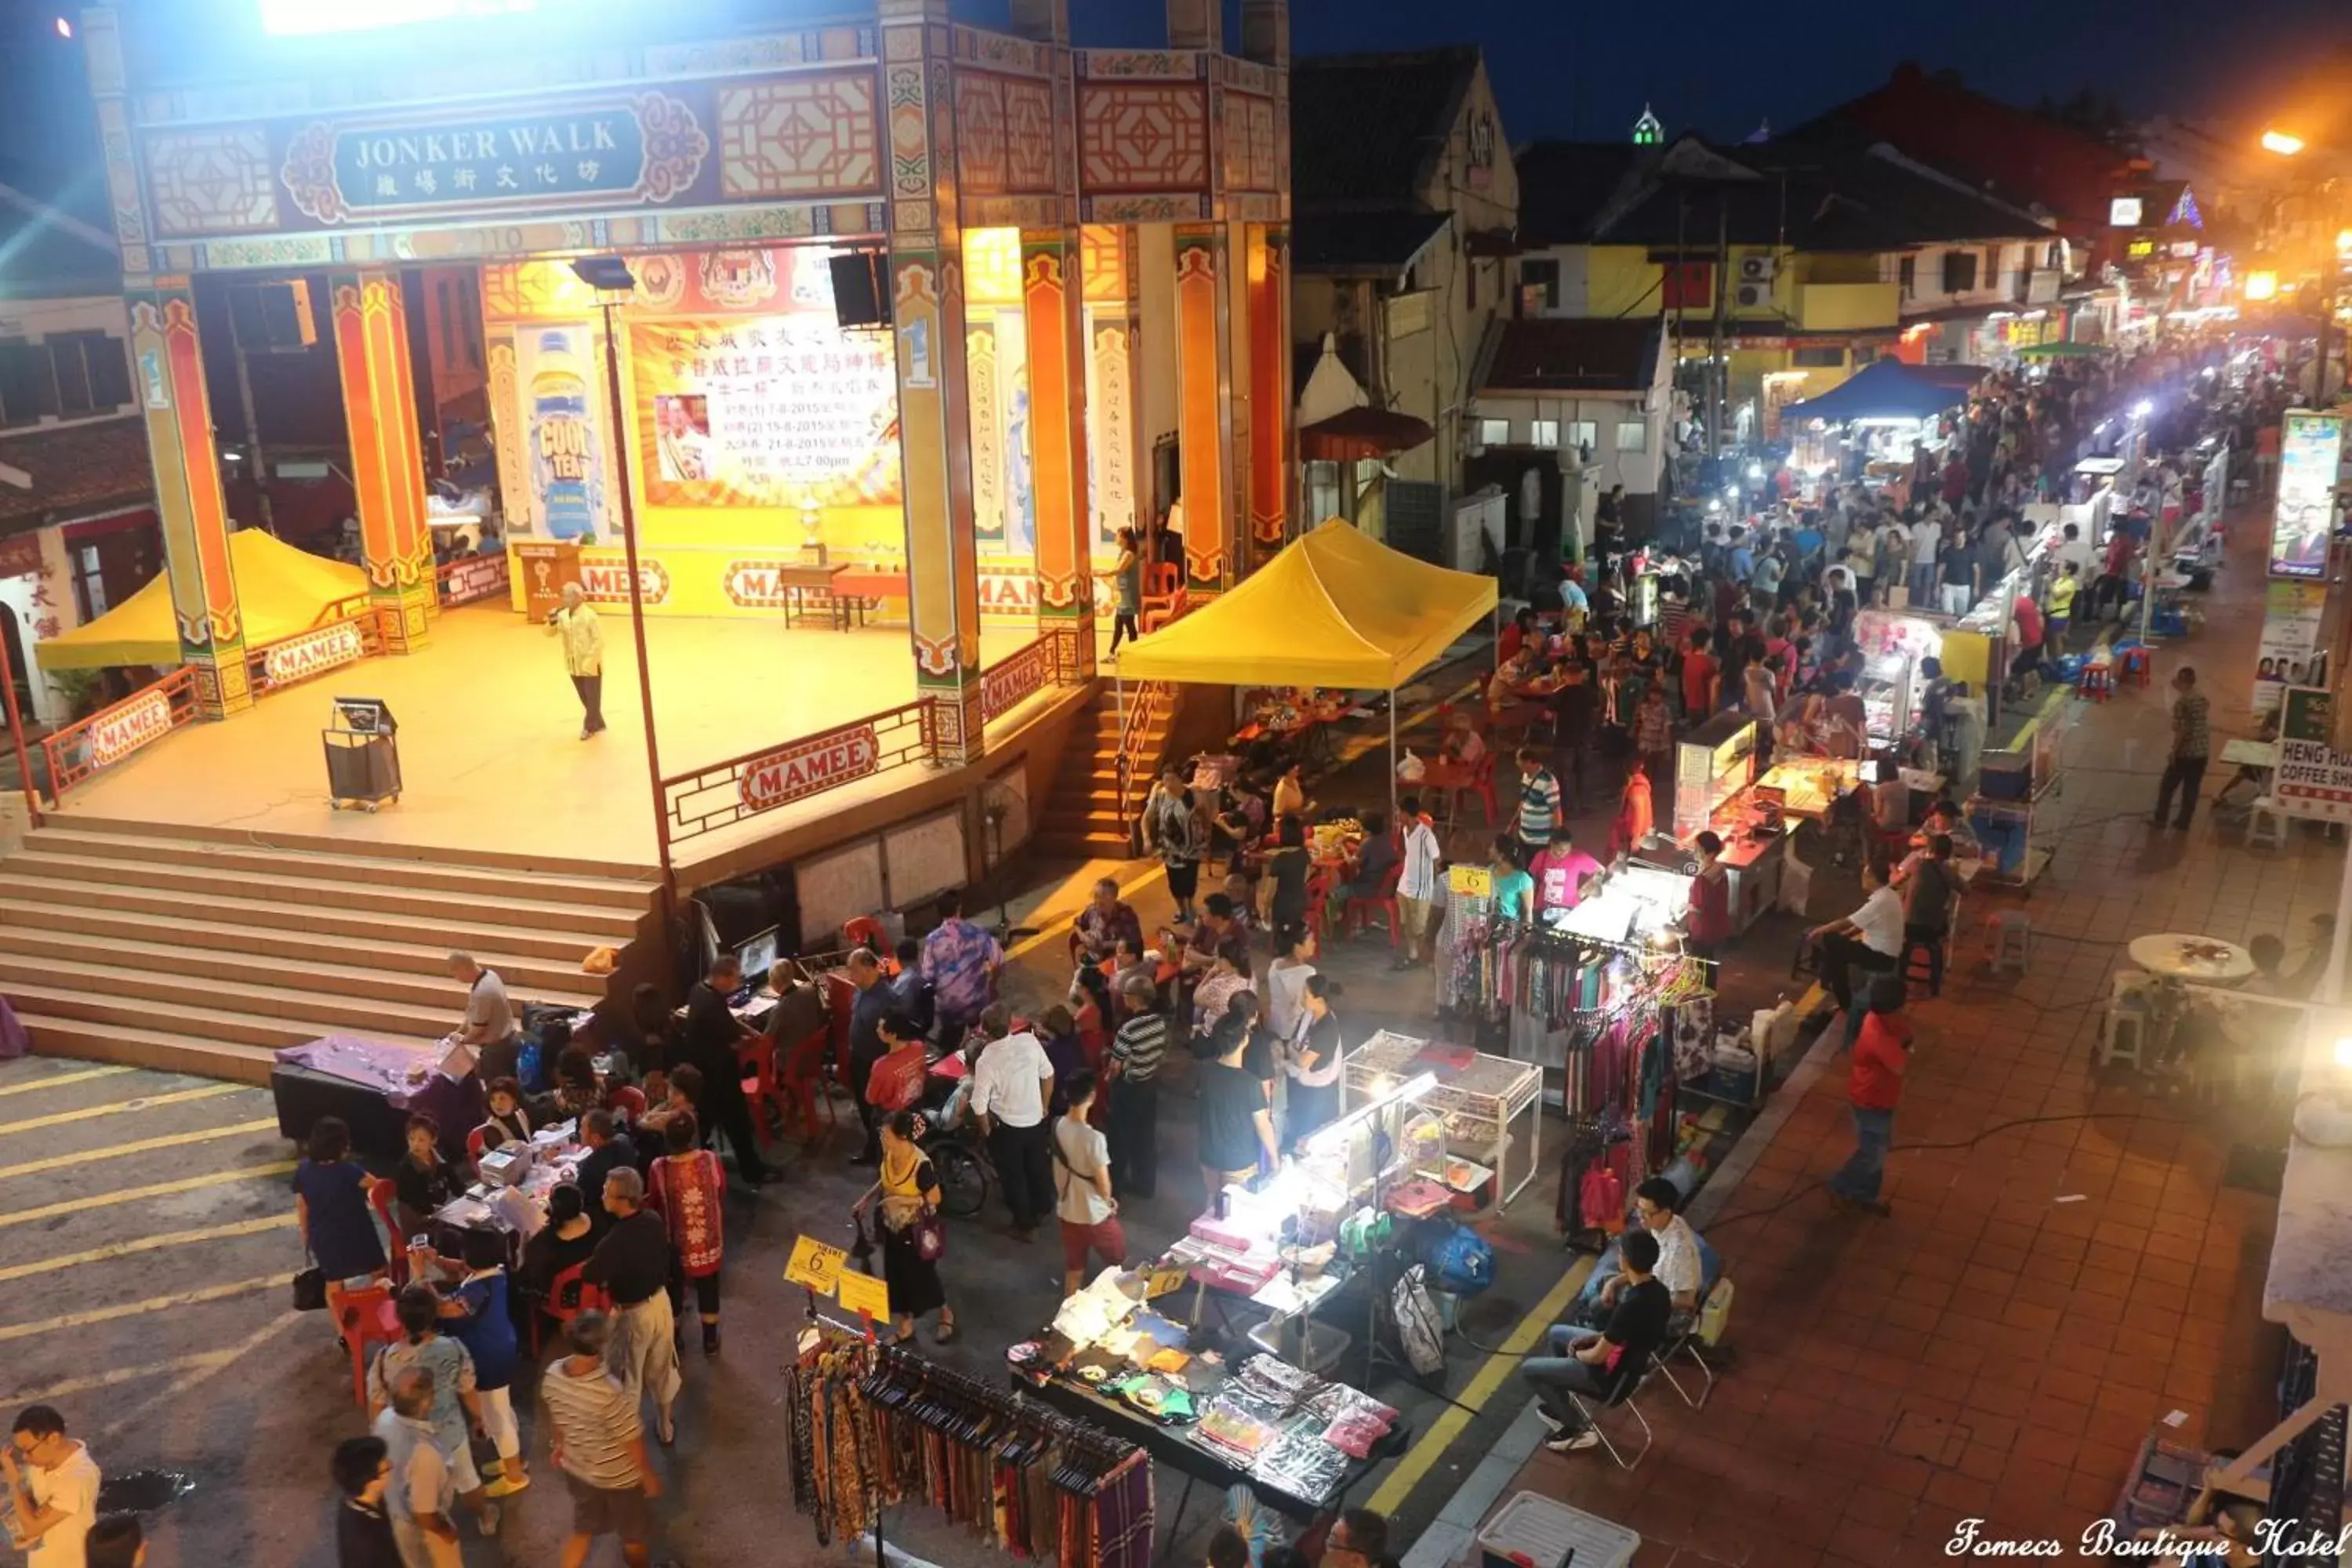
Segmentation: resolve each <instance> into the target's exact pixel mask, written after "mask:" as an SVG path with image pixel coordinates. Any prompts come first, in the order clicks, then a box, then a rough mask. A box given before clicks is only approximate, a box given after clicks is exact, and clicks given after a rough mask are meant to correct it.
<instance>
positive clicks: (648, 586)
mask: <svg viewBox="0 0 2352 1568" xmlns="http://www.w3.org/2000/svg"><path fill="white" fill-rule="evenodd" d="M1116 236H1117V231H1116V230H1102V231H1097V230H1093V229H1089V230H1088V231H1087V241H1088V247H1087V249H1088V256H1089V258H1090V275H1089V277H1088V279H1087V284H1088V289H1089V296H1088V297H1089V304H1088V310H1089V315H1088V323H1089V330H1090V332H1091V334H1092V336H1093V339H1094V341H1093V342H1091V343H1090V345H1089V350H1090V352H1089V355H1088V372H1089V395H1088V397H1087V415H1088V422H1089V426H1090V429H1093V430H1094V431H1095V438H1094V439H1093V440H1092V441H1091V442H1090V445H1089V459H1090V460H1089V466H1090V468H1092V470H1093V471H1092V473H1091V474H1090V476H1089V477H1090V479H1091V480H1092V485H1091V489H1092V491H1093V506H1092V509H1091V510H1093V512H1094V514H1095V516H1094V521H1095V525H1096V532H1095V538H1094V541H1093V543H1094V552H1095V562H1096V564H1097V566H1108V564H1109V563H1111V562H1112V561H1113V560H1115V559H1116V557H1117V548H1116V545H1115V543H1114V541H1115V539H1116V529H1117V528H1118V527H1124V526H1128V525H1129V524H1131V523H1132V522H1133V521H1135V520H1136V515H1137V512H1138V510H1139V509H1138V503H1137V500H1136V498H1135V495H1134V482H1135V481H1134V472H1133V455H1132V453H1131V451H1130V449H1129V443H1130V441H1131V437H1130V434H1129V428H1128V425H1129V420H1130V419H1131V418H1132V416H1133V411H1132V408H1131V406H1130V405H1129V397H1128V386H1127V380H1128V374H1129V366H1128V361H1129V353H1131V349H1132V342H1131V334H1130V331H1129V323H1128V321H1127V311H1128V310H1129V305H1128V303H1127V295H1128V292H1129V289H1128V280H1127V279H1126V277H1125V274H1124V272H1123V270H1122V268H1121V260H1122V258H1120V257H1119V255H1118V245H1117V238H1116ZM1019 239H1020V236H1019V231H1018V230H1015V229H982V230H972V231H970V232H969V233H968V234H967V235H966V247H965V256H966V261H967V267H968V271H967V286H968V295H969V299H970V311H971V314H970V317H969V322H970V325H969V328H968V330H969V331H970V334H971V335H970V341H969V342H968V344H967V346H968V349H969V350H970V353H971V361H970V363H971V375H972V389H971V410H972V423H973V426H974V427H973V429H972V432H971V449H972V466H973V481H974V483H973V489H974V491H975V500H976V502H977V510H979V512H980V514H981V515H980V517H979V519H978V520H977V528H976V533H977V535H978V538H977V541H976V542H977V544H978V546H979V550H978V564H979V574H980V605H981V614H982V616H986V617H987V618H989V619H990V620H1001V621H1014V622H1025V621H1033V620H1034V618H1035V616H1036V613H1037V583H1036V563H1035V521H1034V513H1033V512H1032V511H1031V510H1030V506H1029V502H1028V499H1027V494H1028V483H1029V481H1028V467H1029V452H1030V442H1029V436H1028V431H1027V427H1026V422H1027V365H1026V363H1025V361H1026V353H1025V347H1026V345H1025V336H1026V334H1025V330H1024V329H1025V322H1024V318H1023V313H1022V296H1021V289H1020V254H1021V252H1020V244H1019ZM834 254H835V247H829V246H824V245H800V246H770V247H743V248H738V249H725V250H711V251H687V252H677V253H659V254H651V255H632V256H631V257H630V258H628V259H629V266H630V268H631V270H632V271H633V272H634V273H635V275H636V280H637V281H636V288H635V290H634V292H633V293H632V294H631V296H630V298H629V300H628V301H627V302H626V303H625V304H624V305H623V306H622V307H621V309H620V310H619V312H618V315H619V325H620V336H621V340H622V351H623V352H622V356H621V396H622V401H623V403H624V404H625V405H626V411H627V418H626V419H625V420H624V421H619V422H617V423H618V424H619V425H620V426H622V427H624V428H625V429H627V430H628V431H629V433H630V434H629V442H630V445H629V458H630V477H631V479H632V482H633V485H634V487H635V501H636V509H635V510H636V517H637V524H638V528H639V531H640V532H639V537H638V552H639V562H640V565H641V566H642V568H643V570H644V573H645V584H644V587H645V598H646V606H647V607H648V608H649V609H653V610H657V611H659V612H661V613H663V614H667V615H686V616H710V615H763V616H764V615H771V614H773V613H774V610H775V608H776V606H777V605H778V604H779V603H780V595H779V594H778V592H777V590H776V589H775V586H774V584H773V582H772V577H770V576H766V575H763V574H766V573H769V572H771V571H772V568H773V567H774V566H776V565H777V564H779V563H790V562H797V561H798V560H799V559H800V558H801V547H802V545H803V542H806V541H808V540H809V539H810V538H811V531H810V528H809V524H810V522H811V521H814V524H815V528H814V539H815V540H817V541H820V542H823V543H824V546H825V549H826V552H827V555H828V558H829V559H830V560H832V561H834V562H837V563H849V564H851V565H853V566H854V567H855V568H856V571H854V572H853V573H852V574H851V575H850V577H849V578H848V579H847V580H846V581H845V584H844V586H845V588H846V589H847V590H848V591H850V592H853V593H858V594H862V595H866V596H868V597H873V598H878V599H880V600H881V601H882V605H881V609H880V611H879V616H880V617H881V618H882V619H885V620H898V619H903V617H904V616H905V615H906V574H907V531H906V518H905V515H904V510H903V508H902V506H901V502H900V496H901V493H902V492H901V476H900V473H899V441H898V387H897V383H896V376H895V359H894V354H893V349H892V345H891V342H890V339H889V337H888V335H887V333H883V332H858V331H843V330H842V329H841V328H840V326H839V325H838V324H837V323H836V321H835V314H834V305H833V280H832V275H831V272H830V270H829V268H828V265H827V263H828V259H829V258H831V257H832V256H833V255H834ZM482 303H483V312H482V313H483V319H484V323H485V329H486V332H487V335H488V343H489V359H490V366H489V371H490V376H489V379H490V387H489V401H490V409H491V417H492V419H493V420H494V421H495V422H496V424H497V426H498V434H499V485H500V488H501V489H502V490H503V491H504V492H505V497H506V502H507V513H508V517H509V536H510V537H512V538H518V539H530V538H550V537H554V538H567V539H579V540H581V541H582V542H583V544H585V545H586V546H587V548H586V550H585V551H584V552H583V555H582V566H583V574H584V577H585V583H584V585H585V587H586V588H587V591H588V594H589V596H590V598H592V599H593V600H596V601H598V602H600V603H604V604H624V603H626V602H627V598H628V584H627V578H626V575H625V566H624V564H623V555H622V552H621V539H620V535H619V528H620V524H621V518H620V509H619V507H618V506H617V505H614V504H612V500H611V498H610V497H609V496H608V494H607V493H606V492H607V483H606V478H605V475H606V468H605V465H606V463H607V461H608V459H607V457H606V454H607V453H608V452H609V450H610V446H611V439H612V437H611V432H612V430H613V429H614V427H615V425H616V421H615V420H614V416H613V410H612V409H611V408H610V407H609V402H610V400H609V398H608V397H607V396H606V395H605V384H606V383H605V374H606V372H605V362H604V329H603V321H602V315H601V312H600V310H599V302H598V300H597V297H596V294H595V291H594V290H593V289H590V288H588V287H587V286H586V285H585V284H583V283H582V282H581V281H580V280H579V279H578V278H576V277H575V276H574V275H573V274H572V269H571V267H570V266H569V264H568V263H567V262H565V261H563V260H561V259H553V258H550V259H542V260H534V261H523V262H506V263H496V264H492V265H490V266H488V267H485V268H483V269H482ZM1097 375H1099V381H1097ZM514 581H515V583H516V584H517V587H516V590H515V592H516V594H517V595H518V597H517V599H516V607H517V608H518V609H520V607H521V603H522V601H521V599H520V594H521V592H522V589H521V586H520V584H521V583H522V577H521V574H520V573H518V574H516V575H515V578H514ZM1107 602H1108V601H1107V600H1106V603H1107Z"/></svg>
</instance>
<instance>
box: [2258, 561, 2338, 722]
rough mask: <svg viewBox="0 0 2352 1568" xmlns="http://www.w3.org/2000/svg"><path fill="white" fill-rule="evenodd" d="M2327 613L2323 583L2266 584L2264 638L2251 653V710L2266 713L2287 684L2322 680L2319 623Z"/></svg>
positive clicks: (2323, 668) (2323, 666)
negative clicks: (2252, 666)
mask: <svg viewBox="0 0 2352 1568" xmlns="http://www.w3.org/2000/svg"><path fill="white" fill-rule="evenodd" d="M2326 614H2327V585H2326V584H2325V583H2270V584H2264V588H2263V640H2262V644H2261V647H2260V648H2259V650H2258V651H2257V653H2256V654H2255V657H2254V711H2255V712H2257V713H2268V712H2270V711H2272V710H2273V709H2275V708H2277V707H2278V705H2279V697H2280V694H2281V693H2282V692H2284V691H2285V690H2286V689H2287V688H2288V687H2290V686H2325V685H2326V684H2327V650H2326V647H2324V646H2323V645H2322V640H2321V626H2320V623H2321V622H2322V621H2323V620H2324V619H2326Z"/></svg>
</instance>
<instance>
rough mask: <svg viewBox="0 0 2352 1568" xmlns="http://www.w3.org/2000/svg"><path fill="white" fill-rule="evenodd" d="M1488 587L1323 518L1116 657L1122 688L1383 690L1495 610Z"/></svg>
mask: <svg viewBox="0 0 2352 1568" xmlns="http://www.w3.org/2000/svg"><path fill="white" fill-rule="evenodd" d="M1495 597H1496V595H1495V583H1494V580H1493V579H1492V578H1489V577H1481V576H1478V575H1476V574H1473V573H1469V572H1449V571H1447V570H1446V569H1445V568H1444V567H1442V566H1432V565H1430V564H1428V563H1426V562H1422V561H1416V560H1414V559H1413V558H1412V556H1410V555H1405V554H1401V553H1400V552H1396V551H1394V550H1391V549H1390V548H1389V547H1388V546H1387V545H1385V544H1382V543H1381V542H1379V541H1378V540H1374V539H1370V538H1367V537H1365V535H1364V534H1362V533H1361V532H1359V531H1357V530H1356V528H1355V527H1354V526H1353V525H1352V524H1349V523H1347V522H1343V521H1340V520H1339V519H1337V518H1333V519H1332V520H1330V521H1328V522H1325V523H1324V524H1323V525H1322V526H1320V527H1319V528H1317V529H1315V530H1314V531H1311V532H1309V533H1307V534H1306V535H1304V536H1303V537H1301V538H1299V539H1297V540H1296V541H1294V542H1292V543H1291V544H1290V545H1289V546H1288V547H1287V548H1286V549H1285V550H1284V551H1283V552H1282V553H1281V554H1279V555H1277V556H1276V557H1275V558H1274V559H1273V560H1271V561H1269V562H1267V563H1265V565H1264V566H1261V567H1259V568H1258V569H1257V571H1255V573H1253V574H1250V575H1249V576H1247V577H1244V579H1242V581H1241V583H1240V584H1238V585H1236V586H1235V587H1234V589H1233V591H1232V592H1230V593H1227V594H1224V595H1221V596H1219V597H1218V598H1216V599H1214V600H1212V601H1211V602H1210V603H1209V604H1207V605H1203V606H1202V608H1200V609H1198V610H1195V611H1193V612H1192V614H1191V615H1189V616H1184V617H1183V618H1182V619H1181V620H1179V621H1177V622H1175V623H1174V624H1173V625H1171V626H1163V627H1161V628H1160V630H1159V631H1156V632H1154V633H1152V634H1151V635H1150V637H1144V638H1142V639H1140V640H1139V641H1136V642H1132V643H1129V645H1128V646H1127V647H1125V648H1123V649H1121V650H1120V653H1119V658H1118V674H1119V678H1120V679H1123V680H1196V681H1202V682H1204V683H1207V684H1210V685H1222V686H1329V687H1337V688H1340V689H1346V690H1351V691H1368V690H1394V689H1396V688H1398V687H1400V686H1402V685H1404V684H1405V683H1406V682H1407V681H1409V680H1411V679H1412V677H1413V676H1414V675H1415V674H1417V673H1418V672H1419V671H1420V670H1421V669H1422V668H1424V667H1425V666H1427V665H1428V664H1429V663H1430V662H1431V661H1433V659H1435V658H1437V656H1438V655H1439V654H1441V653H1443V652H1444V651H1445V649H1446V647H1447V646H1448V645H1449V644H1451V643H1452V642H1453V641H1454V638H1456V637H1460V636H1461V635H1462V634H1463V633H1464V632H1466V631H1468V630H1469V629H1470V628H1471V627H1473V626H1476V625H1477V624H1478V623H1479V622H1480V621H1482V620H1485V619H1486V618H1488V617H1490V616H1493V614H1494V613H1495Z"/></svg>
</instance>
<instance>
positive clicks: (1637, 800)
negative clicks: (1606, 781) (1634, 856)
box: [1609, 752, 1657, 860]
mask: <svg viewBox="0 0 2352 1568" xmlns="http://www.w3.org/2000/svg"><path fill="white" fill-rule="evenodd" d="M1656 824H1657V801H1656V797H1655V796H1654V795H1653V794H1652V793H1651V786H1650V768H1649V763H1647V762H1646V761H1645V760H1644V759H1643V757H1642V756H1641V754H1640V753H1638V752H1636V753H1635V754H1634V757H1633V765H1632V767H1630V768H1629V769H1627V771H1626V773H1625V787H1624V789H1623V791H1622V792H1621V793H1620V794H1619V795H1618V796H1617V819H1616V820H1615V821H1614V822H1612V823H1611V824H1610V825H1609V856H1610V858H1611V859H1612V860H1613V859H1615V858H1617V857H1618V856H1620V855H1623V854H1626V853H1629V852H1630V851H1632V850H1633V849H1635V848H1637V847H1640V845H1641V842H1642V840H1643V839H1644V838H1647V837H1649V836H1650V829H1651V828H1652V827H1654V826H1656Z"/></svg>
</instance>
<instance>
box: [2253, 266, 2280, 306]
mask: <svg viewBox="0 0 2352 1568" xmlns="http://www.w3.org/2000/svg"><path fill="white" fill-rule="evenodd" d="M2246 298H2247V299H2248V300H2256V301H2259V300H2275V299H2277V298H2278V274H2277V273H2275V272H2249V273H2247V274H2246Z"/></svg>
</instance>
